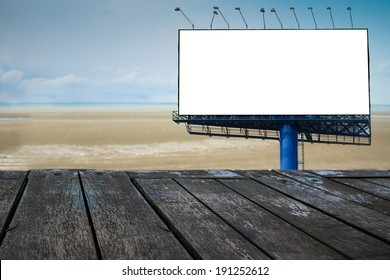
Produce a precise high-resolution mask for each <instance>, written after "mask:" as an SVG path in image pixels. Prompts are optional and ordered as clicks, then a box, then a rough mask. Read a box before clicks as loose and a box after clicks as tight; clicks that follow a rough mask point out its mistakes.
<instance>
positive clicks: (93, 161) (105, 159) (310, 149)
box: [0, 107, 390, 170]
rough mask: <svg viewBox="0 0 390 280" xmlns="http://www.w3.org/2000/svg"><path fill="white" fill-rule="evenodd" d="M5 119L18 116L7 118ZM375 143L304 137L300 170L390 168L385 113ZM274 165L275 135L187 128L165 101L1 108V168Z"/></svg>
mask: <svg viewBox="0 0 390 280" xmlns="http://www.w3.org/2000/svg"><path fill="white" fill-rule="evenodd" d="M4 118H20V119H18V120H5V119H4ZM372 133H373V138H372V145H371V146H349V145H334V144H332V145H328V144H308V143H306V144H305V169H390V117H389V115H386V114H383V113H382V114H380V115H375V116H373V119H372ZM37 168H72V169H111V170H142V169H145V170H146V169H149V170H150V169H160V170H164V169H171V170H173V169H174V170H179V169H278V168H279V142H278V141H270V140H258V139H233V138H223V137H207V136H194V135H189V134H188V133H187V132H186V130H185V126H184V125H183V124H181V125H177V124H176V123H174V122H173V121H172V120H171V110H170V108H126V107H123V108H81V107H79V108H54V107H53V108H19V109H15V108H12V109H6V108H5V109H4V108H3V109H1V110H0V169H1V170H28V169H37Z"/></svg>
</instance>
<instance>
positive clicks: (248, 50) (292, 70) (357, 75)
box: [179, 29, 370, 115]
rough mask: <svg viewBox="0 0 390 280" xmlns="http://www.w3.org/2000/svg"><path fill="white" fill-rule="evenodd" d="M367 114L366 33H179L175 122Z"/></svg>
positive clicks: (189, 31) (244, 31)
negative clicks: (186, 117)
mask: <svg viewBox="0 0 390 280" xmlns="http://www.w3.org/2000/svg"><path fill="white" fill-rule="evenodd" d="M369 112H370V105H369V57H368V34H367V30H366V29H348V30H179V114H180V115H359V114H369Z"/></svg>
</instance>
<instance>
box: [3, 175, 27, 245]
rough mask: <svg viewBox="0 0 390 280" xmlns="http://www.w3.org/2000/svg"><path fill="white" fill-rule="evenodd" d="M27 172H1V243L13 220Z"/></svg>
mask: <svg viewBox="0 0 390 280" xmlns="http://www.w3.org/2000/svg"><path fill="white" fill-rule="evenodd" d="M26 173H27V172H24V171H0V202H1V203H0V243H1V240H2V239H3V237H4V235H5V232H6V230H7V228H5V227H6V226H7V225H6V223H8V222H9V221H10V220H9V219H10V218H11V216H10V215H12V212H13V210H15V209H13V207H16V204H15V203H16V200H17V197H18V194H19V193H20V191H21V187H22V185H23V181H24V179H25V176H26Z"/></svg>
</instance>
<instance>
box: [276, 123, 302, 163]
mask: <svg viewBox="0 0 390 280" xmlns="http://www.w3.org/2000/svg"><path fill="white" fill-rule="evenodd" d="M279 132H280V140H279V141H280V169H281V170H298V133H297V130H296V129H295V127H294V125H293V124H292V123H283V124H282V125H281V126H280V129H279Z"/></svg>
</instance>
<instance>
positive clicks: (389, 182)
mask: <svg viewBox="0 0 390 280" xmlns="http://www.w3.org/2000/svg"><path fill="white" fill-rule="evenodd" d="M364 180H366V181H368V182H371V183H374V184H378V185H381V186H383V187H386V188H390V179H389V178H364Z"/></svg>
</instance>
